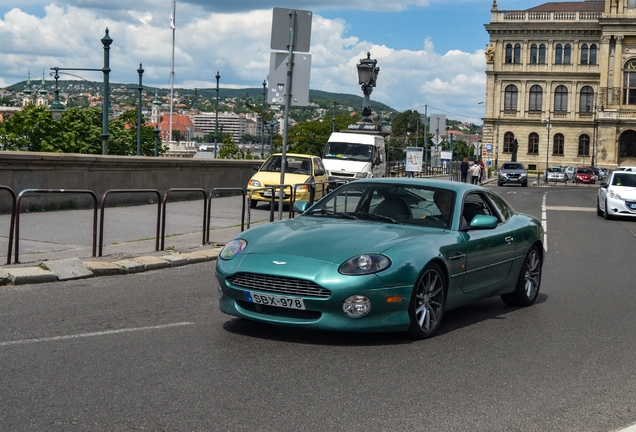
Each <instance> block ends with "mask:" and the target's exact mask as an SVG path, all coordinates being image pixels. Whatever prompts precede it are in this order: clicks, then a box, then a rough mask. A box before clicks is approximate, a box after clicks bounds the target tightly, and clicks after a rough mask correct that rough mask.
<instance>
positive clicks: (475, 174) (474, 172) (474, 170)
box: [469, 162, 481, 184]
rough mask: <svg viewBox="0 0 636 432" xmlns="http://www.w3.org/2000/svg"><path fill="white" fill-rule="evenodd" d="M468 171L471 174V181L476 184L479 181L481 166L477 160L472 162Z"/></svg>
mask: <svg viewBox="0 0 636 432" xmlns="http://www.w3.org/2000/svg"><path fill="white" fill-rule="evenodd" d="M469 173H470V175H471V176H472V179H471V180H472V183H473V184H477V183H478V182H479V174H480V173H481V167H480V166H479V164H478V163H477V162H473V166H471V167H470V172H469Z"/></svg>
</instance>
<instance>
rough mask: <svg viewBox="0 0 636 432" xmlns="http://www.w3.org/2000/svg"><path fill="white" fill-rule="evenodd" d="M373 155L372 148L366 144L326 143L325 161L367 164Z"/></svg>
mask: <svg viewBox="0 0 636 432" xmlns="http://www.w3.org/2000/svg"><path fill="white" fill-rule="evenodd" d="M372 155H373V146H371V145H367V144H356V143H345V142H328V143H327V147H326V148H325V155H324V158H325V159H348V160H355V161H361V162H369V161H370V160H371V156H372Z"/></svg>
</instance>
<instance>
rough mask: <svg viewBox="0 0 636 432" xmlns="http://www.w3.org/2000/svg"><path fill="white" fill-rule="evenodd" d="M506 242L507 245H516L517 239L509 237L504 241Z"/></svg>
mask: <svg viewBox="0 0 636 432" xmlns="http://www.w3.org/2000/svg"><path fill="white" fill-rule="evenodd" d="M504 241H505V242H506V244H512V243H514V241H515V239H514V237H510V236H508V237H506V238H505V239H504Z"/></svg>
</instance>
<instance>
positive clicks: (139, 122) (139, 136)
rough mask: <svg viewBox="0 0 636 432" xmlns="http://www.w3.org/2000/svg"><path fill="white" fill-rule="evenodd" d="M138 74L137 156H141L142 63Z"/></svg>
mask: <svg viewBox="0 0 636 432" xmlns="http://www.w3.org/2000/svg"><path fill="white" fill-rule="evenodd" d="M137 73H138V74H139V87H138V88H137V90H139V99H138V100H137V156H141V93H142V92H143V90H144V87H143V85H142V84H141V77H142V75H143V74H144V68H142V67H141V63H139V69H137Z"/></svg>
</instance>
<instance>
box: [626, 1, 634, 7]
mask: <svg viewBox="0 0 636 432" xmlns="http://www.w3.org/2000/svg"><path fill="white" fill-rule="evenodd" d="M627 7H629V8H633V7H636V0H627Z"/></svg>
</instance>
